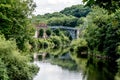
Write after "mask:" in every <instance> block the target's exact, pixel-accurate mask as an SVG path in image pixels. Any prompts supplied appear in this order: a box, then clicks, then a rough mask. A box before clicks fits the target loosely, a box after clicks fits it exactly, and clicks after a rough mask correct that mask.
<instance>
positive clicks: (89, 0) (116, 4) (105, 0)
mask: <svg viewBox="0 0 120 80" xmlns="http://www.w3.org/2000/svg"><path fill="white" fill-rule="evenodd" d="M83 2H84V3H86V6H91V7H92V6H94V5H98V6H100V7H102V8H105V9H107V10H108V11H109V12H110V13H111V12H115V10H116V9H119V8H120V1H119V0H83Z"/></svg>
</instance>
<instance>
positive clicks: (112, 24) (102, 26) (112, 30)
mask: <svg viewBox="0 0 120 80" xmlns="http://www.w3.org/2000/svg"><path fill="white" fill-rule="evenodd" d="M119 19H120V14H119V10H118V11H117V12H115V14H112V15H108V12H107V11H106V10H104V9H102V8H98V7H97V8H94V9H93V12H91V13H90V14H89V15H88V16H87V23H88V25H87V29H86V40H87V42H88V47H89V49H90V50H91V53H95V54H101V55H106V56H110V57H113V58H115V59H116V58H117V57H118V54H117V51H116V49H117V47H118V44H119V39H120V34H119V30H120V29H119Z"/></svg>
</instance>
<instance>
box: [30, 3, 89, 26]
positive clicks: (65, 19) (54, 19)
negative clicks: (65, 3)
mask: <svg viewBox="0 0 120 80" xmlns="http://www.w3.org/2000/svg"><path fill="white" fill-rule="evenodd" d="M90 11H91V9H90V8H89V7H84V6H83V5H74V6H72V7H68V8H65V9H64V10H62V11H60V12H54V13H51V14H50V13H46V14H44V15H37V16H34V17H33V18H32V22H33V23H35V24H37V23H40V22H44V23H46V24H48V25H49V26H69V27H75V26H78V25H79V24H78V23H79V22H78V19H79V18H81V17H86V15H87V14H88V13H89V12H90Z"/></svg>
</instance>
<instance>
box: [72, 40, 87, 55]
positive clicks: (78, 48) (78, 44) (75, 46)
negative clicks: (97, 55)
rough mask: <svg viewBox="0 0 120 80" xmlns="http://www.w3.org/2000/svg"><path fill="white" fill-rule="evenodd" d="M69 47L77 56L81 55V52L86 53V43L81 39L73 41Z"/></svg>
mask: <svg viewBox="0 0 120 80" xmlns="http://www.w3.org/2000/svg"><path fill="white" fill-rule="evenodd" d="M70 46H71V48H70V51H71V52H76V53H77V54H78V56H79V55H80V54H81V52H84V51H85V52H87V51H88V46H87V42H86V40H85V39H82V38H81V39H76V40H73V41H72V42H71V44H70Z"/></svg>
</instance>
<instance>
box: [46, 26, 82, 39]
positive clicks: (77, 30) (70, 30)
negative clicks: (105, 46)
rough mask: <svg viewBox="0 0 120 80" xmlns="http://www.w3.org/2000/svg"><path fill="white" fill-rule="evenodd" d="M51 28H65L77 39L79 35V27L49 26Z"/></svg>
mask: <svg viewBox="0 0 120 80" xmlns="http://www.w3.org/2000/svg"><path fill="white" fill-rule="evenodd" d="M48 27H49V28H50V29H51V30H55V29H63V30H66V31H67V32H69V33H70V35H71V37H72V39H77V38H78V37H79V31H80V30H79V29H77V28H72V27H67V26H48Z"/></svg>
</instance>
